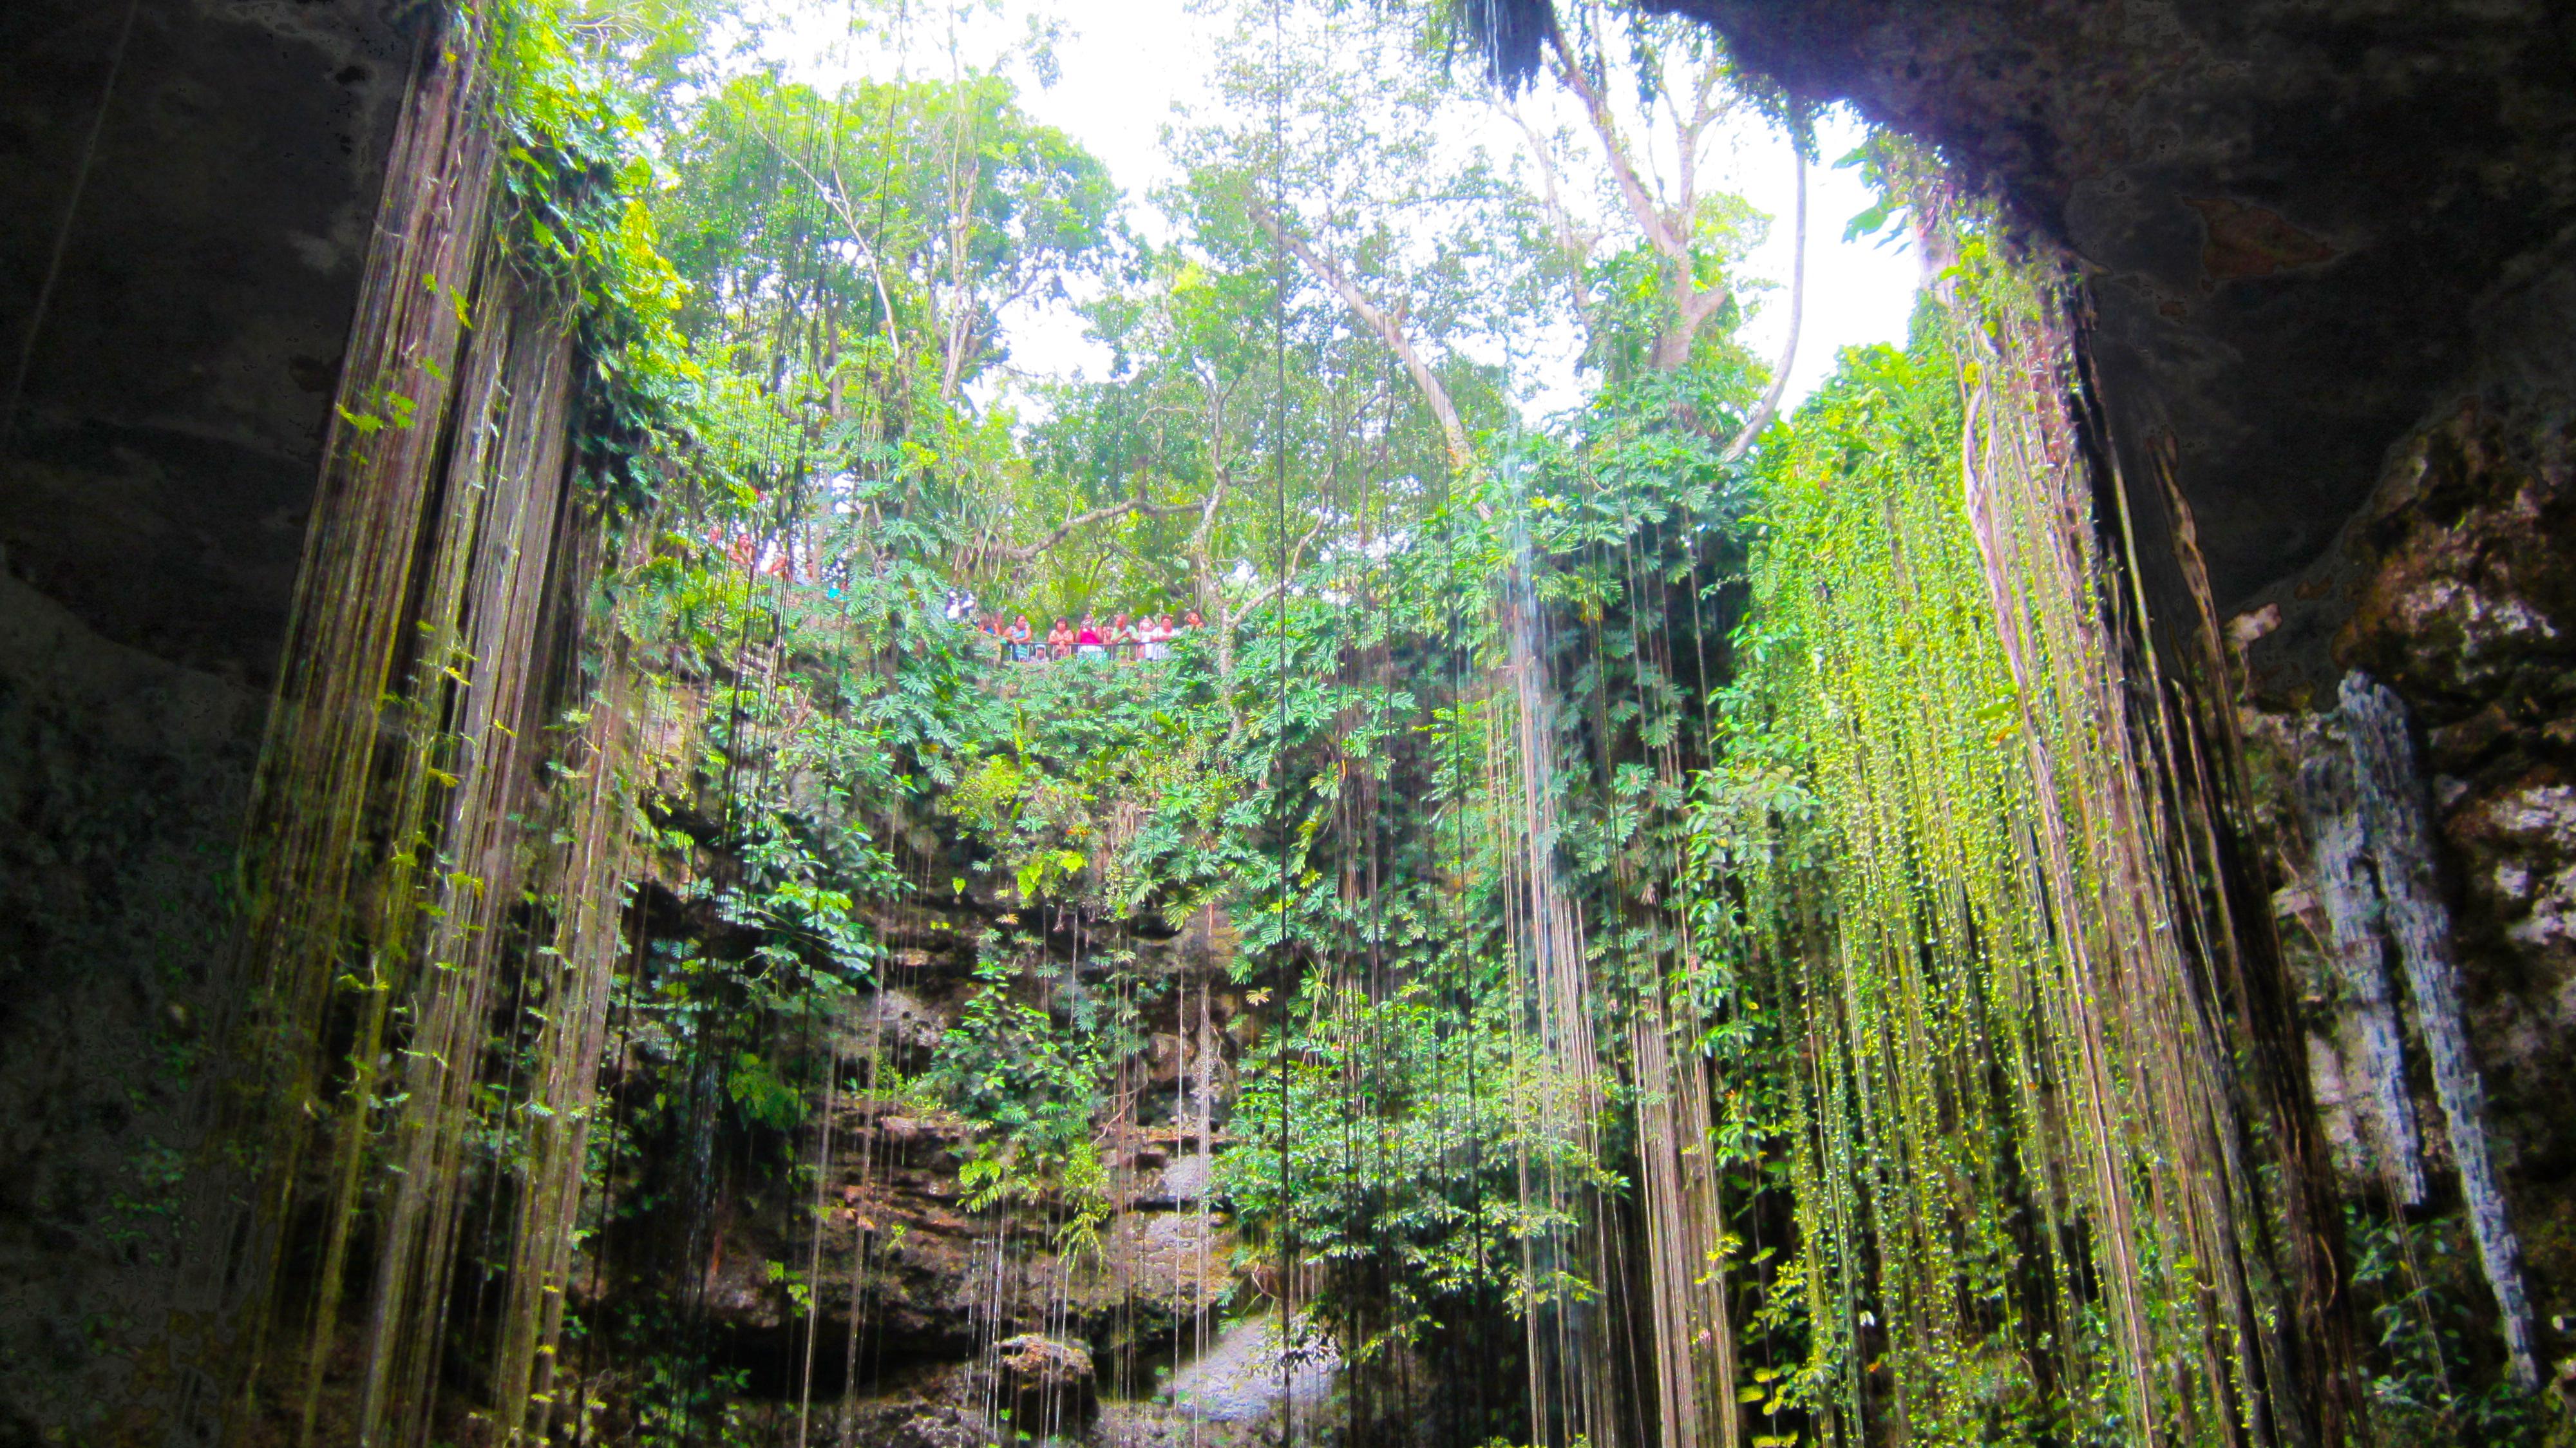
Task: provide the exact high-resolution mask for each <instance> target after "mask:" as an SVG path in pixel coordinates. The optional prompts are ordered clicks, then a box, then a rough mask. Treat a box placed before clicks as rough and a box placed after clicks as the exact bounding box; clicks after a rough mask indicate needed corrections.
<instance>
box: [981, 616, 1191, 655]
mask: <svg viewBox="0 0 2576 1448" xmlns="http://www.w3.org/2000/svg"><path fill="white" fill-rule="evenodd" d="M1205 626H1206V621H1205V620H1204V619H1201V618H1200V617H1199V611H1198V610H1197V609H1195V608H1194V609H1191V610H1189V611H1188V612H1186V613H1184V614H1182V615H1181V616H1180V618H1179V619H1178V620H1177V621H1175V620H1174V619H1173V617H1172V616H1171V615H1170V614H1168V613H1149V614H1146V615H1145V616H1144V617H1142V618H1131V617H1129V616H1128V615H1126V614H1123V613H1122V614H1120V615H1118V616H1117V617H1116V618H1113V619H1111V620H1110V621H1109V622H1107V623H1105V624H1104V623H1102V622H1100V621H1099V620H1098V619H1096V618H1094V617H1092V616H1091V615H1090V614H1087V613H1086V614H1084V615H1083V616H1082V622H1081V623H1080V624H1079V625H1077V624H1075V623H1074V622H1073V621H1072V620H1071V619H1063V618H1060V619H1057V620H1056V621H1055V627H1053V628H1051V629H1048V630H1047V633H1046V637H1045V638H1044V639H1040V638H1039V637H1038V636H1037V633H1036V630H1034V629H1033V628H1031V627H1030V625H1029V616H1028V615H1027V614H1021V615H1020V616H1018V617H1017V618H1014V619H1012V620H1010V621H1009V622H1007V623H1005V622H1003V620H1002V616H1001V615H1000V614H998V613H996V614H987V615H985V616H984V618H983V619H981V620H980V621H978V622H977V623H976V625H975V630H976V632H978V633H981V634H983V635H984V636H985V637H987V638H990V639H991V640H993V645H994V647H995V649H996V650H997V651H998V652H999V653H1000V655H1001V657H1002V658H1003V659H1004V660H1006V661H1008V662H1013V663H1044V662H1047V661H1049V660H1053V659H1072V658H1117V659H1122V660H1123V659H1166V658H1170V657H1171V655H1172V641H1173V640H1174V639H1177V638H1179V637H1180V636H1181V635H1182V634H1184V633H1187V632H1188V631H1189V630H1191V629H1194V628H1203V627H1205Z"/></svg>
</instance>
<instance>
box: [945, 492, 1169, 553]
mask: <svg viewBox="0 0 2576 1448" xmlns="http://www.w3.org/2000/svg"><path fill="white" fill-rule="evenodd" d="M1198 506H1199V500H1198V499H1195V498H1193V499H1191V500H1190V501H1189V502H1186V503H1148V502H1146V501H1145V500H1143V499H1142V498H1129V499H1127V500H1126V501H1124V502H1119V503H1112V504H1110V505H1109V506H1108V507H1105V508H1094V509H1092V510H1091V511H1090V512H1088V513H1078V514H1076V515H1074V516H1073V517H1070V518H1067V519H1065V520H1064V521H1063V522H1062V523H1059V524H1057V525H1056V529H1055V531H1054V532H1052V533H1049V534H1047V535H1046V536H1045V537H1043V538H1041V539H1039V540H1038V541H1036V542H1035V543H1026V544H1021V545H1019V546H1016V547H1010V546H1004V545H1002V544H998V543H997V544H994V545H993V546H991V547H989V548H985V549H983V550H981V558H979V560H978V561H982V560H983V559H999V560H1001V561H1004V562H1008V563H1026V562H1028V561H1029V560H1030V559H1032V558H1035V557H1037V556H1038V555H1039V554H1041V553H1044V552H1046V551H1047V550H1048V549H1050V548H1053V547H1055V546H1056V545H1057V544H1059V543H1061V542H1063V541H1064V540H1065V539H1067V538H1070V537H1072V536H1073V535H1074V534H1075V533H1076V532H1077V531H1079V530H1081V529H1084V528H1088V527H1090V526H1091V525H1092V524H1094V523H1105V522H1107V521H1108V520H1110V519H1112V518H1115V517H1118V516H1119V515H1120V514H1123V513H1134V514H1136V515H1137V516H1139V517H1143V518H1162V517H1169V516H1170V515H1172V514H1174V513H1186V512H1188V511H1190V510H1191V509H1193V508H1196V507H1198Z"/></svg>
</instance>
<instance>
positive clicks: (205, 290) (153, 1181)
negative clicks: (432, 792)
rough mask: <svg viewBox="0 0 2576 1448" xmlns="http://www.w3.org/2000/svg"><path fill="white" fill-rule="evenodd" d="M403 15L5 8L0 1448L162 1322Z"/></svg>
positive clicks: (145, 2) (90, 1422) (67, 1424)
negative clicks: (191, 1101) (235, 897)
mask: <svg viewBox="0 0 2576 1448" xmlns="http://www.w3.org/2000/svg"><path fill="white" fill-rule="evenodd" d="M404 8H405V7H403V6H401V5H398V4H394V3H384V0H313V3H302V4H293V5H287V4H243V3H222V0H136V3H127V0H115V3H105V4H95V3H86V0H19V3H12V4H10V5H8V6H6V7H5V8H0V195H6V196H7V197H8V199H9V200H8V204H7V205H5V206H0V575H5V576H0V818H5V820H6V822H7V825H6V828H5V829H0V1122H5V1123H6V1125H5V1127H0V1160H5V1161H7V1162H8V1163H9V1170H8V1171H7V1172H6V1173H5V1179H0V1442H6V1443H18V1442H36V1441H39V1435H40V1434H42V1433H45V1432H48V1431H53V1432H61V1431H72V1430H75V1429H78V1430H80V1431H90V1430H91V1429H94V1428H95V1426H96V1425H97V1424H98V1422H99V1421H100V1419H101V1416H102V1415H103V1414H104V1413H107V1412H109V1411H111V1410H114V1409H119V1408H123V1407H126V1406H128V1405H133V1404H136V1402H137V1399H138V1390H139V1388H140V1386H141V1385H142V1383H143V1375H140V1374H138V1372H137V1368H136V1364H135V1362H134V1361H133V1360H132V1359H130V1358H129V1357H128V1356H127V1355H126V1354H127V1352H128V1350H129V1348H130V1345H131V1344H132V1343H133V1342H134V1341H136V1340H137V1339H138V1338H148V1337H149V1336H150V1335H151V1334H152V1333H153V1332H154V1331H155V1330H156V1328H157V1326H158V1323H157V1317H158V1314H159V1312H160V1310H161V1309H162V1308H163V1307H164V1306H165V1305H166V1300H167V1292H168V1279H167V1270H166V1265H165V1261H166V1255H167V1253H168V1251H169V1247H170V1241H171V1237H172V1235H173V1233H172V1229H173V1226H174V1224H175V1222H176V1221H177V1220H178V1219H180V1218H182V1217H184V1216H185V1215H186V1207H187V1204H186V1203H184V1202H182V1201H181V1200H180V1199H179V1198H178V1195H177V1193H176V1191H175V1188H176V1187H177V1184H178V1179H179V1175H180V1170H181V1167H182V1165H183V1164H184V1162H185V1161H186V1160H187V1158H188V1155H189V1152H190V1150H191V1147H192V1143H191V1141H190V1137H189V1118H188V1115H187V1112H186V1109H185V1108H186V1103H187V1095H188V1091H189V1088H190V1085H191V1083H192V1080H193V1075H194V1071H195V1068H196V1056H197V1053H198V1051H199V1050H200V1049H201V1048H202V1046H203V1045H204V1043H205V1039H206V1038H205V1034H204V1026H205V1018H206V1017H207V1015H208V1014H209V1007H210V1006H212V1005H214V1004H216V1003H212V1002H208V1001H205V1000H203V999H200V994H201V987H202V986H203V985H204V983H205V980H206V977H207V973H208V971H209V970H210V968H211V967H212V966H213V965H214V964H215V962H216V961H217V960H219V959H220V958H221V956H222V953H223V952H224V950H225V949H226V948H227V947H228V945H229V925H230V919H229V915H228V910H229V903H230V902H229V897H228V893H227V892H228V888H229V885H230V872H231V868H232V862H233V852H234V850H235V848H236V847H237V845H238V843H239V837H240V834H241V830H242V819H243V812H244V809H245V806H246V802H247V793H248V784H249V775H250V763H251V759H252V757H253V756H254V754H255V753H256V751H257V748H258V742H259V736H260V729H261V724H262V721H263V718H264V716H265V713H266V704H267V697H266V696H267V691H268V686H269V683H270V681H271V680H272V679H273V678H274V676H275V669H276V662H277V658H276V656H277V652H278V649H279V647H280V644H281V642H282V640H283V638H284V633H285V626H286V613H287V608H288V604H289V600H290V597H291V594H292V589H293V586H294V581H295V573H296V568H297V564H298V560H299V558H300V556H301V553H302V549H303V536H304V523H305V518H306V516H307V512H308V510H309V508H310V505H311V499H312V493H313V490H314V486H315V479H316V476H317V474H318V471H319V462H320V450H321V439H322V432H323V425H324V423H325V421H326V419H327V418H328V416H329V409H330V400H331V389H332V383H333V379H334V376H335V373H336V370H337V366H338V358H339V355H340V350H341V348H342V346H343V345H344V342H345V339H346V337H347V333H348V324H349V316H350V311H351V308H352V306H353V304H354V300H355V297H356V292H357V285H358V277H359V272H360V269H361V265H362V263H363V261H364V257H365V251H366V245H367V240H368V231H369V224H370V220H371V218H372V217H373V215H374V213H375V205H376V199H377V192H378V190H379V189H380V188H381V185H382V181H383V170H384V164H385V148H386V145H387V143H388V140H389V137H390V133H391V126H392V122H393V117H394V112H395V109H396V106H395V103H396V102H397V101H398V99H399V97H400V95H401V91H402V84H403V79H404V76H405V74H406V72H407V70H408V67H409V63H410V57H411V50H412V42H413V40H414V38H415V36H414V34H413V27H411V26H410V25H408V24H406V23H405V22H404V20H403V19H402V18H401V17H400V16H399V15H398V14H397V12H398V11H401V10H403V9H404ZM84 1425H87V1426H84Z"/></svg>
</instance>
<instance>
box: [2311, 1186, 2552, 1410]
mask: <svg viewBox="0 0 2576 1448" xmlns="http://www.w3.org/2000/svg"><path fill="white" fill-rule="evenodd" d="M2344 1231H2345V1234H2346V1239H2347V1240H2348V1241H2349V1242H2350V1243H2351V1245H2352V1257H2353V1263H2352V1281H2353V1287H2354V1289H2355V1290H2356V1292H2357V1293H2358V1294H2359V1296H2360V1297H2361V1300H2362V1301H2363V1303H2364V1304H2365V1305H2366V1307H2367V1309H2368V1311H2369V1315H2370V1324H2371V1328H2372V1330H2373V1331H2372V1336H2373V1338H2374V1346H2375V1347H2376V1349H2377V1351H2376V1353H2374V1354H2373V1361H2372V1363H2371V1369H2372V1371H2371V1377H2370V1394H2371V1398H2372V1400H2373V1403H2374V1405H2375V1406H2376V1408H2377V1409H2378V1415H2379V1421H2378V1426H2379V1428H2380V1431H2381V1433H2382V1434H2383V1435H2384V1436H2383V1438H2382V1441H2383V1442H2387V1443H2390V1444H2392V1445H2396V1448H2417V1445H2422V1448H2432V1445H2435V1444H2450V1443H2479V1444H2494V1445H2497V1448H2541V1445H2543V1444H2547V1443H2550V1442H2551V1441H2552V1439H2551V1433H2552V1431H2553V1429H2554V1428H2556V1427H2558V1426H2559V1424H2558V1423H2557V1422H2556V1421H2554V1420H2555V1419H2556V1416H2557V1415H2555V1414H2553V1413H2552V1412H2551V1411H2550V1410H2549V1408H2548V1407H2547V1406H2546V1404H2545V1403H2544V1402H2543V1401H2542V1400H2541V1399H2540V1398H2539V1397H2538V1396H2537V1395H2535V1394H2531V1393H2526V1392H2522V1391H2520V1390H2518V1389H2517V1388H2515V1387H2514V1386H2513V1385H2512V1384H2511V1383H2510V1382H2507V1381H2504V1380H2503V1379H2502V1377H2501V1375H2500V1374H2499V1372H2498V1371H2497V1363H2496V1362H2495V1351H2494V1338H2495V1328H2494V1316H2493V1312H2494V1309H2493V1307H2492V1306H2491V1305H2489V1304H2488V1302H2487V1301H2486V1294H2487V1289H2486V1284H2485V1282H2484V1280H2483V1279H2482V1278H2481V1277H2480V1276H2479V1274H2478V1271H2477V1269H2476V1267H2475V1265H2474V1263H2473V1261H2472V1260H2471V1258H2472V1254H2471V1253H2469V1252H2468V1251H2466V1250H2464V1249H2463V1246H2462V1244H2461V1243H2459V1242H2457V1241H2456V1240H2454V1235H2455V1234H2454V1233H2452V1232H2449V1231H2446V1230H2444V1228H2443V1227H2441V1226H2427V1225H2418V1224H2413V1223H2409V1222H2407V1221H2406V1220H2404V1219H2403V1218H2400V1217H2381V1216H2378V1215H2376V1214H2374V1213H2370V1212H2367V1211H2364V1210H2363V1209H2361V1208H2360V1207H2357V1206H2348V1207H2346V1208H2345V1212H2344Z"/></svg>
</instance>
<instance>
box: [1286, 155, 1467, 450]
mask: <svg viewBox="0 0 2576 1448" xmlns="http://www.w3.org/2000/svg"><path fill="white" fill-rule="evenodd" d="M1252 219H1253V220H1254V221H1255V222H1257V223H1259V224H1260V226H1261V229H1262V230H1263V231H1265V232H1268V233H1269V234H1270V239H1271V240H1273V241H1276V242H1278V243H1279V244H1280V245H1282V246H1284V247H1286V248H1287V249H1288V250H1289V252H1290V253H1292V254H1293V255H1295V256H1296V258H1297V260H1298V261H1299V262H1300V263H1301V264H1303V265H1304V266H1305V268H1306V270H1307V271H1308V272H1310V273H1312V274H1313V276H1314V278H1315V280H1317V281H1319V282H1322V283H1323V284H1324V285H1325V286H1326V287H1327V288H1329V289H1330V290H1331V291H1332V293H1333V295H1334V296H1337V297H1339V298H1341V300H1342V305H1343V306H1345V307H1348V308H1350V310H1351V315H1352V316H1355V317H1357V318H1359V319H1360V324H1361V325H1362V326H1365V327H1367V328H1368V329H1369V330H1370V331H1371V332H1374V333H1376V334H1377V339H1378V340H1379V341H1381V342H1383V343H1385V344H1386V349H1387V350H1388V351H1390V352H1393V353H1394V354H1395V359H1396V360H1397V361H1398V362H1401V363H1403V364H1404V370H1405V372H1406V374H1407V375H1409V376H1410V377H1412V379H1413V385H1414V387H1415V388H1416V389H1417V390H1419V391H1420V392H1421V393H1422V400H1423V402H1424V403H1425V404H1426V405H1427V406H1429V407H1430V409H1431V415H1432V416H1433V417H1434V418H1436V419H1437V420H1438V421H1439V423H1440V436H1441V440H1442V441H1443V442H1445V443H1446V444H1447V445H1448V448H1449V466H1450V467H1451V468H1452V469H1453V470H1455V471H1457V472H1459V473H1465V472H1467V471H1468V470H1469V469H1470V468H1471V467H1472V466H1473V464H1474V462H1475V451H1474V449H1473V448H1471V447H1470V446H1469V445H1468V442H1467V427H1466V424H1465V423H1463V422H1461V421H1460V420H1459V418H1458V406H1457V404H1456V403H1455V402H1453V401H1451V400H1450V397H1449V389H1448V388H1447V387H1446V386H1444V385H1443V384H1442V383H1441V381H1440V377H1439V374H1437V373H1435V372H1433V371H1432V370H1431V365H1430V363H1428V362H1426V361H1425V360H1424V359H1423V356H1422V353H1421V351H1420V349H1418V348H1416V347H1415V346H1414V345H1413V339H1412V338H1411V337H1408V336H1406V335H1405V332H1404V323H1403V320H1402V319H1401V318H1399V317H1396V316H1392V315H1389V314H1388V313H1387V311H1386V310H1385V309H1384V308H1382V307H1380V306H1378V305H1377V304H1376V303H1374V302H1371V301H1370V300H1369V299H1368V296H1367V294H1365V293H1363V292H1362V291H1361V290H1360V289H1359V288H1358V287H1356V286H1354V285H1352V284H1351V281H1350V279H1349V278H1347V277H1345V276H1343V275H1342V273H1341V271H1340V270H1339V269H1338V268H1336V267H1334V266H1333V264H1332V263H1330V262H1328V261H1326V260H1324V258H1323V257H1321V256H1319V255H1317V254H1316V252H1315V249H1314V248H1313V247H1310V246H1308V245H1307V244H1306V243H1305V241H1304V239H1303V238H1301V237H1299V236H1298V235H1296V233H1294V232H1292V231H1290V230H1289V229H1288V228H1287V227H1286V226H1284V225H1282V224H1280V220H1279V218H1278V217H1277V216H1275V215H1273V214H1271V211H1270V208H1269V207H1268V206H1266V205H1264V204H1263V203H1262V202H1261V201H1259V200H1258V199H1256V200H1254V201H1253V203H1252Z"/></svg>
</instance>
